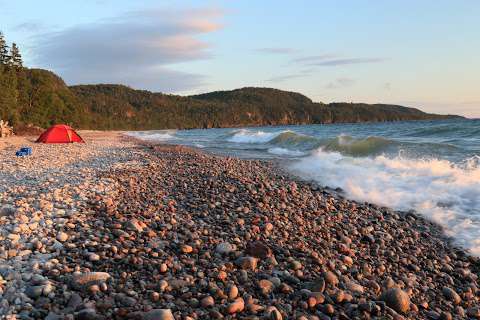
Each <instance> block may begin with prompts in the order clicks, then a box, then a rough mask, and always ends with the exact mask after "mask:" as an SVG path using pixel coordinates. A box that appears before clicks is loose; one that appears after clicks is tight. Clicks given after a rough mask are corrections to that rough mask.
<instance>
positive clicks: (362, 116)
mask: <svg viewBox="0 0 480 320" xmlns="http://www.w3.org/2000/svg"><path fill="white" fill-rule="evenodd" d="M447 117H451V116H444V115H434V114H427V113H424V112H422V111H420V110H418V109H413V108H406V107H402V106H396V105H384V104H373V105H368V104H361V103H331V104H323V103H315V102H312V101H311V100H310V99H309V98H307V97H305V96H303V95H301V94H299V93H294V92H286V91H281V90H276V89H270V88H242V89H237V90H232V91H216V92H211V93H206V94H201V95H195V96H178V95H169V94H162V93H153V92H149V91H143V90H134V89H132V88H129V87H126V86H123V85H106V84H99V85H80V86H71V87H68V86H67V85H66V84H65V83H64V81H63V80H62V79H61V78H60V77H58V76H57V75H55V74H54V73H52V72H50V71H46V70H41V69H28V68H25V67H23V66H22V58H21V54H20V51H19V49H18V47H17V46H16V45H15V44H12V45H11V46H8V45H7V44H6V41H5V39H4V37H3V35H2V34H1V33H0V119H3V120H8V121H9V122H10V123H12V124H13V125H14V126H18V125H26V124H32V125H35V126H40V127H47V126H49V125H51V124H54V123H67V124H70V125H72V126H74V127H76V128H82V129H105V130H107V129H110V130H111V129H117V130H132V129H137V130H140V129H145V130H146V129H171V128H212V127H238V126H258V125H280V124H311V123H336V122H363V121H399V120H423V119H444V118H447Z"/></svg>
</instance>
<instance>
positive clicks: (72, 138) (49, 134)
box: [35, 124, 85, 143]
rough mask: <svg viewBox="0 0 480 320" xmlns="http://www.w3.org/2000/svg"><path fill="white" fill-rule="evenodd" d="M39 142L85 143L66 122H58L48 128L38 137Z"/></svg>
mask: <svg viewBox="0 0 480 320" xmlns="http://www.w3.org/2000/svg"><path fill="white" fill-rule="evenodd" d="M35 142H37V143H73V142H80V143H85V141H83V139H82V138H81V137H80V136H79V135H78V133H76V132H75V130H73V129H72V128H71V127H69V126H67V125H65V124H56V125H54V126H51V127H50V128H48V129H47V130H46V131H45V132H44V133H42V134H41V135H40V137H38V139H37V141H35Z"/></svg>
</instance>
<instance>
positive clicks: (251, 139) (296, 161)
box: [131, 120, 480, 255]
mask: <svg viewBox="0 0 480 320" xmlns="http://www.w3.org/2000/svg"><path fill="white" fill-rule="evenodd" d="M131 134H132V135H135V136H137V137H139V138H141V139H145V140H153V141H159V142H164V143H174V144H183V145H188V146H194V147H197V148H202V149H204V150H207V151H210V152H213V153H218V154H223V155H232V156H238V157H242V158H255V159H277V160H279V161H280V163H283V165H284V166H285V167H286V168H287V169H288V170H290V171H291V172H292V173H295V174H296V175H299V176H301V177H303V178H304V179H307V180H315V181H316V182H318V183H319V184H321V185H325V186H329V187H332V188H341V189H343V190H344V192H345V194H346V196H348V197H350V198H352V199H355V200H358V201H369V202H373V203H376V204H379V205H385V206H389V207H392V208H394V209H398V210H415V211H416V212H418V213H419V214H422V215H424V216H426V217H427V218H429V219H431V220H433V221H435V222H437V223H439V224H441V225H442V226H444V227H445V232H446V233H447V235H449V236H451V237H453V239H454V240H455V241H456V243H457V244H458V245H460V246H462V247H464V248H466V249H468V250H470V251H471V253H473V254H476V255H480V120H446V121H412V122H394V123H363V124H332V125H305V126H276V127H255V128H234V129H200V130H178V131H175V130H168V131H144V132H132V133H131Z"/></svg>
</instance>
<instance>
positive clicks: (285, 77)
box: [267, 74, 307, 82]
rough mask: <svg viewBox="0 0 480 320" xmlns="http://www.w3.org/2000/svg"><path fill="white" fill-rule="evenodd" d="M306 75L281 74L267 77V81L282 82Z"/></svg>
mask: <svg viewBox="0 0 480 320" xmlns="http://www.w3.org/2000/svg"><path fill="white" fill-rule="evenodd" d="M306 75H307V74H287V75H283V76H277V77H272V78H270V79H268V80H267V81H269V82H284V81H287V80H291V79H296V78H303V77H305V76H306Z"/></svg>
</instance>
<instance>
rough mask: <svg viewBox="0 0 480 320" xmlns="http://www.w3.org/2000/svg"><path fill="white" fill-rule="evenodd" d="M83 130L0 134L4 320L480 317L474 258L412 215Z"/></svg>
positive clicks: (266, 167)
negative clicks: (58, 139)
mask: <svg viewBox="0 0 480 320" xmlns="http://www.w3.org/2000/svg"><path fill="white" fill-rule="evenodd" d="M80 135H81V136H82V137H83V138H84V139H85V140H86V142H87V143H86V144H72V145H44V144H34V143H33V140H34V139H33V138H28V137H26V138H25V137H11V138H8V139H0V300H1V301H0V318H1V319H49V320H53V319H150V320H153V319H154V320H161V319H164V320H166V319H168V320H171V319H176V320H180V319H182V320H188V319H277V320H278V319H298V320H306V319H308V320H316V319H442V320H448V319H480V304H479V297H480V291H479V289H478V273H479V271H480V261H479V259H478V258H476V257H473V256H470V255H468V254H467V253H466V252H465V251H463V250H461V249H459V248H455V247H454V246H453V245H452V244H451V243H450V241H449V239H447V238H446V237H445V236H444V234H443V232H442V230H441V228H440V227H439V226H437V225H435V224H433V223H431V222H429V221H426V220H425V219H423V218H421V217H419V216H417V215H415V213H414V212H396V211H393V210H391V209H389V208H385V207H379V206H376V205H374V204H370V203H361V202H356V201H351V200H348V199H346V198H344V197H343V196H342V194H341V192H339V191H335V190H331V189H328V188H325V187H322V186H318V185H316V184H314V183H311V182H308V181H302V180H299V179H296V178H295V177H292V176H290V175H288V174H286V173H285V172H284V170H282V168H281V166H280V165H278V164H276V163H274V162H268V161H258V160H241V159H237V158H232V157H224V156H216V155H212V154H208V153H204V152H201V151H199V150H195V149H191V148H187V147H181V146H167V145H154V144H148V143H146V142H141V141H138V140H135V139H133V138H128V137H126V136H123V135H122V134H121V133H117V132H101V133H100V132H94V131H90V132H80ZM21 146H31V147H32V148H33V154H32V156H29V157H25V158H16V157H15V156H14V154H15V150H16V149H18V148H19V147H21Z"/></svg>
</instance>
